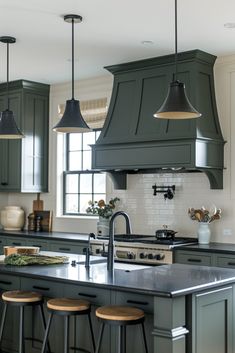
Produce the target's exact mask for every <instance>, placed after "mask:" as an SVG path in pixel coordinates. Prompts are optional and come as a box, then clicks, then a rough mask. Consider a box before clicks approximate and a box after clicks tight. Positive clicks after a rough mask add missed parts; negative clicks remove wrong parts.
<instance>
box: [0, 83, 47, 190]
mask: <svg viewBox="0 0 235 353" xmlns="http://www.w3.org/2000/svg"><path fill="white" fill-rule="evenodd" d="M49 88H50V86H49V85H46V84H42V83H36V82H31V81H26V80H17V81H12V82H10V83H9V109H10V110H12V111H13V112H14V116H15V120H16V123H17V125H18V127H19V128H20V129H21V131H22V132H23V134H24V136H25V137H24V138H23V139H19V140H0V165H1V168H0V191H1V192H4V191H6V192H9V191H11V192H47V191H48V124H49ZM6 108H7V92H6V84H5V83H4V84H0V111H3V110H5V109H6Z"/></svg>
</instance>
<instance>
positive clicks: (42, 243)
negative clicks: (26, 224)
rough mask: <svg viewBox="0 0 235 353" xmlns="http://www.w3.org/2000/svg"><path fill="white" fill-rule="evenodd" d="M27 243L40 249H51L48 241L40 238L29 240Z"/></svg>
mask: <svg viewBox="0 0 235 353" xmlns="http://www.w3.org/2000/svg"><path fill="white" fill-rule="evenodd" d="M27 244H28V245H29V246H37V247H38V248H40V251H46V250H49V245H48V243H47V242H46V241H41V240H38V239H35V240H27Z"/></svg>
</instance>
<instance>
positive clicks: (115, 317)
mask: <svg viewBox="0 0 235 353" xmlns="http://www.w3.org/2000/svg"><path fill="white" fill-rule="evenodd" d="M95 313H96V316H97V318H98V319H99V320H100V321H101V325H100V333H99V337H98V342H97V346H96V351H95V353H100V348H101V342H102V338H103V332H104V326H105V325H106V324H108V325H111V326H118V331H119V339H118V347H117V351H118V353H126V329H127V327H128V326H130V325H141V327H142V334H143V343H144V350H145V353H148V347H147V340H146V335H145V329H144V320H145V314H144V311H143V310H141V309H139V308H134V307H131V306H120V305H105V306H101V307H100V308H98V309H96V312H95Z"/></svg>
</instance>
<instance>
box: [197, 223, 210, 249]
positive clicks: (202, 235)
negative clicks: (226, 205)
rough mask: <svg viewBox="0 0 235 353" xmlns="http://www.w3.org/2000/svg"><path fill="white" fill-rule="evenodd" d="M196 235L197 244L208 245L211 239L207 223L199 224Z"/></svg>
mask: <svg viewBox="0 0 235 353" xmlns="http://www.w3.org/2000/svg"><path fill="white" fill-rule="evenodd" d="M197 235H198V243H199V244H209V243H210V238H211V230H210V226H209V223H205V222H200V223H199V227H198V230H197Z"/></svg>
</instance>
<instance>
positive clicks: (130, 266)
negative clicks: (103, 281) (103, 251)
mask: <svg viewBox="0 0 235 353" xmlns="http://www.w3.org/2000/svg"><path fill="white" fill-rule="evenodd" d="M148 267H149V266H144V265H134V264H127V263H122V262H115V263H114V269H115V270H122V271H125V272H131V271H136V270H143V269H145V268H148Z"/></svg>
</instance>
